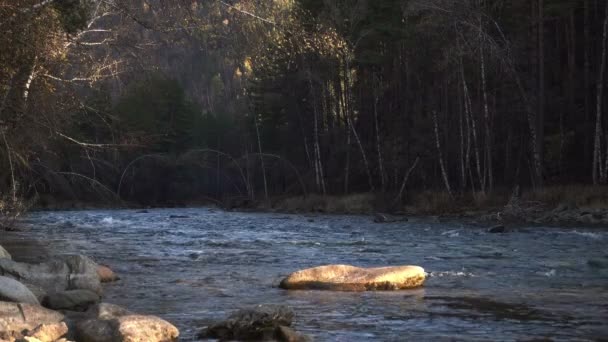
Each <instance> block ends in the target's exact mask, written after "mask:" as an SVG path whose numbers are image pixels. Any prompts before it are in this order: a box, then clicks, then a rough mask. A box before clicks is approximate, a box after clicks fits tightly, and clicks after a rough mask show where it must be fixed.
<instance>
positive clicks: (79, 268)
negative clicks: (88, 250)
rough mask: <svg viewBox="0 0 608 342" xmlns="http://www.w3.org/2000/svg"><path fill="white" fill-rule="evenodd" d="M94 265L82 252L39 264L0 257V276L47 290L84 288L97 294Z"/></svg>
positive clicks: (98, 291)
mask: <svg viewBox="0 0 608 342" xmlns="http://www.w3.org/2000/svg"><path fill="white" fill-rule="evenodd" d="M97 267H98V265H97V264H96V263H95V262H93V261H92V260H91V259H89V258H87V257H85V256H82V255H68V256H62V257H56V258H54V259H51V260H50V261H47V262H44V263H40V264H28V263H21V262H16V261H13V260H10V259H0V275H3V276H7V277H10V278H15V279H17V280H19V281H21V282H24V283H27V284H32V285H36V286H38V287H40V288H42V289H44V291H46V292H47V293H54V292H61V291H65V290H77V289H85V290H91V291H93V292H96V293H99V294H101V292H102V288H101V283H100V281H99V276H98V275H97Z"/></svg>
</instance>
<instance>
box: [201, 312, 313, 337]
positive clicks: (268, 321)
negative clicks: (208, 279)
mask: <svg viewBox="0 0 608 342" xmlns="http://www.w3.org/2000/svg"><path fill="white" fill-rule="evenodd" d="M293 317H294V314H293V311H291V310H290V309H289V308H287V307H285V306H275V305H260V306H258V307H256V308H253V309H244V310H239V311H237V312H235V313H233V314H232V315H230V316H229V317H228V319H226V320H225V321H222V322H219V323H216V324H213V325H211V326H209V327H208V328H207V329H205V330H203V331H202V332H201V333H200V334H199V337H200V338H203V339H205V338H213V339H219V340H220V341H232V340H237V341H282V342H303V341H309V340H310V339H309V338H308V337H306V336H304V335H301V334H299V333H297V332H295V331H294V330H293V329H291V328H289V326H291V324H292V321H293Z"/></svg>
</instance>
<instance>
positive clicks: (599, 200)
mask: <svg viewBox="0 0 608 342" xmlns="http://www.w3.org/2000/svg"><path fill="white" fill-rule="evenodd" d="M522 200H524V201H535V202H541V203H543V204H545V205H547V206H550V207H557V206H558V205H560V204H567V205H573V206H577V207H579V208H604V209H605V208H608V186H592V185H561V186H550V187H546V188H544V189H542V190H537V191H528V192H525V193H523V194H522Z"/></svg>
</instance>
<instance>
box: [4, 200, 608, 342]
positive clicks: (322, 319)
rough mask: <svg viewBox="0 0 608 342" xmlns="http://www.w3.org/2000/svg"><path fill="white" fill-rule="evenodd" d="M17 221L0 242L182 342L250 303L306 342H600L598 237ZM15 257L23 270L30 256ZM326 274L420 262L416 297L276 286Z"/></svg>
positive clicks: (260, 221)
mask: <svg viewBox="0 0 608 342" xmlns="http://www.w3.org/2000/svg"><path fill="white" fill-rule="evenodd" d="M25 223H26V224H27V226H28V227H29V228H28V230H26V231H24V232H20V233H3V234H12V235H11V239H13V240H15V239H16V240H19V239H21V238H23V239H28V240H34V241H38V242H39V243H40V244H41V245H44V247H45V249H46V250H48V251H50V253H52V254H62V253H83V254H86V255H89V256H91V257H92V258H94V259H95V260H96V261H98V262H100V263H105V264H108V265H110V266H111V267H112V268H113V269H114V270H115V271H116V272H117V273H119V274H120V275H121V276H122V280H121V281H119V282H118V283H115V284H111V285H108V286H107V287H106V290H105V298H104V301H106V302H110V303H115V304H119V305H123V306H125V307H127V308H129V309H131V310H132V311H136V312H141V313H147V314H154V315H159V316H162V317H163V318H165V319H167V320H169V321H171V322H172V323H174V324H175V325H177V326H178V327H179V328H180V331H181V334H182V340H184V341H192V340H196V338H195V336H196V334H197V332H198V331H199V330H200V329H201V328H203V327H205V326H207V325H208V324H210V323H212V322H214V321H217V320H221V319H222V318H225V317H226V316H227V315H228V314H230V313H231V312H233V311H235V310H237V309H241V308H247V307H250V306H254V305H257V304H284V305H287V306H289V307H291V308H292V309H293V310H294V311H295V312H296V322H295V328H296V329H297V330H299V331H301V332H304V333H306V334H309V335H311V336H313V337H314V339H315V340H318V341H404V340H432V341H442V340H467V341H471V340H479V341H487V340H504V341H509V340H531V339H539V338H551V339H553V340H568V341H587V340H596V339H601V338H602V337H603V338H607V337H608V249H607V248H606V246H607V245H608V232H606V231H602V230H594V229H585V228H580V229H561V228H550V227H546V228H538V227H535V228H525V227H524V228H521V229H518V230H517V231H515V232H511V233H507V234H488V233H486V232H485V230H484V229H481V228H479V227H474V226H470V225H467V224H464V223H462V222H457V221H455V222H451V223H437V222H433V221H432V220H430V219H422V218H421V219H412V220H410V222H399V223H389V224H374V223H372V222H371V219H370V218H369V217H363V216H324V215H323V216H316V217H312V216H305V215H283V214H263V213H232V212H224V211H220V210H214V209H163V210H150V211H149V212H148V213H141V212H138V211H135V210H119V211H101V210H96V211H79V212H48V213H47V212H35V213H32V214H30V215H29V216H28V217H27V218H26V219H25ZM13 242H14V241H13ZM18 245H19V243H17V244H16V245H15V246H18ZM26 250H27V251H25V250H24V251H23V252H24V253H23V254H24V256H28V255H29V257H30V259H33V258H35V255H36V253H34V252H35V250H39V248H37V247H29V249H28V248H26ZM39 251H40V250H39ZM26 254H27V255H26ZM41 255H42V253H41ZM335 263H339V264H353V265H357V266H387V265H404V264H406V265H407V264H412V265H420V266H422V267H424V268H425V269H426V271H427V272H428V273H429V278H428V280H427V282H426V284H425V286H424V288H420V289H415V290H410V291H399V292H362V293H348V292H321V291H284V290H281V289H279V288H277V285H278V283H279V281H280V279H281V278H282V277H284V276H285V275H287V274H288V273H290V272H293V271H296V270H298V269H302V268H307V267H312V266H318V265H322V264H335Z"/></svg>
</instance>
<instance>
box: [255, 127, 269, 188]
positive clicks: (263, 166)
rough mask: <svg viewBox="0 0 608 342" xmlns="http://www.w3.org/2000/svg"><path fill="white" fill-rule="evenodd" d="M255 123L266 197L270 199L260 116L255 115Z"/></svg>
mask: <svg viewBox="0 0 608 342" xmlns="http://www.w3.org/2000/svg"><path fill="white" fill-rule="evenodd" d="M253 120H254V123H255V134H256V136H257V139H258V152H260V163H261V164H262V178H263V180H264V199H265V200H268V182H267V180H266V166H265V164H264V152H262V139H261V138H260V129H259V127H258V118H257V117H255V115H254V117H253Z"/></svg>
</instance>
